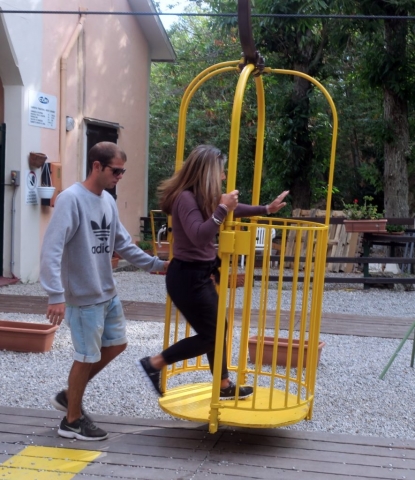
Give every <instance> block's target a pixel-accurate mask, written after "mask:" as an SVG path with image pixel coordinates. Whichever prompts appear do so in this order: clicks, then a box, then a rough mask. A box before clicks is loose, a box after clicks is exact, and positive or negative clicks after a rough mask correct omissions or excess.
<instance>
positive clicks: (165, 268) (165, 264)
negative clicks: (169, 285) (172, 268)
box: [163, 262, 170, 272]
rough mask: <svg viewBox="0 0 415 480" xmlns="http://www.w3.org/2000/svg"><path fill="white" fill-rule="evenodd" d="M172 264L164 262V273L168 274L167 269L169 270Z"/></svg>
mask: <svg viewBox="0 0 415 480" xmlns="http://www.w3.org/2000/svg"><path fill="white" fill-rule="evenodd" d="M169 265H170V262H164V265H163V272H167V269H168V268H169Z"/></svg>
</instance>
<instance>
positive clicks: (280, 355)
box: [248, 335, 326, 368]
mask: <svg viewBox="0 0 415 480" xmlns="http://www.w3.org/2000/svg"><path fill="white" fill-rule="evenodd" d="M274 340H275V339H274V337H264V353H263V356H262V365H271V364H272V351H273V348H274ZM257 344H258V340H257V336H256V335H255V336H253V337H250V338H249V339H248V350H249V360H250V362H251V363H255V358H256V349H257ZM325 344H326V343H325V342H320V343H319V344H318V359H317V365H318V363H319V362H320V357H321V350H322V348H323V347H324V345H325ZM298 347H299V340H297V339H293V345H292V353H291V368H297V364H298V354H299V348H298ZM307 350H308V341H307V340H306V341H305V342H304V358H303V367H306V366H307V365H306V363H307ZM287 354H288V338H280V339H278V351H277V365H280V366H282V367H285V366H286V365H287Z"/></svg>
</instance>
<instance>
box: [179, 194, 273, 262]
mask: <svg viewBox="0 0 415 480" xmlns="http://www.w3.org/2000/svg"><path fill="white" fill-rule="evenodd" d="M213 214H214V216H215V218H217V219H218V220H220V221H223V220H224V219H225V217H226V215H227V212H226V210H225V209H224V208H223V207H220V206H218V207H217V208H216V210H215V211H214V213H213ZM266 214H267V210H266V207H265V206H264V205H258V206H253V205H245V204H243V203H240V204H239V205H238V206H237V207H236V209H235V210H234V216H235V217H253V216H255V215H266ZM172 223H173V235H174V242H173V256H174V258H177V259H178V260H183V261H185V262H200V261H209V260H214V259H215V258H216V249H215V245H214V239H215V235H216V234H217V233H218V231H219V226H218V225H217V224H216V223H215V222H214V220H213V219H212V218H208V219H207V220H205V219H204V218H203V215H202V212H201V211H200V209H199V207H198V206H197V203H196V198H195V196H194V194H193V193H192V192H190V191H189V190H185V191H183V192H182V193H181V194H180V195H179V196H178V197H177V198H176V200H175V202H174V204H173V209H172Z"/></svg>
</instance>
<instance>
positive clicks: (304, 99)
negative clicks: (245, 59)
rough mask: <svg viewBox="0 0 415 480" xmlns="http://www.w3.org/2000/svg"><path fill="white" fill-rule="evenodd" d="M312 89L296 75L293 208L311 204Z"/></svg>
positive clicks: (300, 68) (297, 67) (303, 67)
mask: <svg viewBox="0 0 415 480" xmlns="http://www.w3.org/2000/svg"><path fill="white" fill-rule="evenodd" d="M294 69H295V70H297V71H300V72H304V73H308V68H307V66H306V65H301V64H297V65H295V66H294ZM311 89H312V86H311V84H310V82H309V81H308V80H306V79H304V78H302V77H298V76H295V77H294V86H293V94H292V105H293V107H294V108H293V113H292V115H293V116H295V117H296V122H295V123H296V125H297V128H296V129H295V132H294V136H293V138H292V141H293V143H294V145H295V151H294V152H293V153H292V156H293V157H295V160H294V161H295V164H296V166H297V168H296V171H295V172H294V175H293V181H292V185H291V186H290V191H291V195H292V206H293V209H295V208H301V209H303V210H307V209H309V208H310V205H311V172H312V167H313V158H314V154H313V146H312V143H311V140H310V132H309V129H308V121H309V116H310V100H309V93H310V90H311Z"/></svg>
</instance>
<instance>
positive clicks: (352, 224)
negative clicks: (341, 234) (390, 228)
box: [343, 195, 387, 233]
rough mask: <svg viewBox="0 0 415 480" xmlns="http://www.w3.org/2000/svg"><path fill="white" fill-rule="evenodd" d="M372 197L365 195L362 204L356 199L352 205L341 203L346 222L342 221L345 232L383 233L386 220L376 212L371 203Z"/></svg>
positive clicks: (376, 209)
mask: <svg viewBox="0 0 415 480" xmlns="http://www.w3.org/2000/svg"><path fill="white" fill-rule="evenodd" d="M372 200H373V197H371V196H369V195H365V196H364V197H363V203H359V201H358V200H357V199H355V200H354V201H353V203H349V204H346V203H343V206H344V210H343V212H344V213H345V215H346V218H347V220H344V222H343V223H344V226H345V229H346V232H368V233H382V232H383V233H385V232H386V222H387V219H386V218H383V214H382V213H379V212H378V207H377V205H373V204H372V203H371V202H372Z"/></svg>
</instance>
